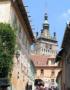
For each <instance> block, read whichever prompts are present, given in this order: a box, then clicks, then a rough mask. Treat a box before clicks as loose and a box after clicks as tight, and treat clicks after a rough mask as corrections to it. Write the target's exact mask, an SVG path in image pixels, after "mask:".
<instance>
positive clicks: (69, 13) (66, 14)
mask: <svg viewBox="0 0 70 90" xmlns="http://www.w3.org/2000/svg"><path fill="white" fill-rule="evenodd" d="M62 18H63V19H64V20H66V21H69V20H70V9H68V10H67V11H66V12H64V13H63V14H62Z"/></svg>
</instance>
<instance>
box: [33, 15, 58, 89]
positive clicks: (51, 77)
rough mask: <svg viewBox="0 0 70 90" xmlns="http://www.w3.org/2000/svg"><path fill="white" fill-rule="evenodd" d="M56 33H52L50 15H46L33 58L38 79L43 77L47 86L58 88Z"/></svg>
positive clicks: (37, 38) (37, 37)
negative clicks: (49, 21)
mask: <svg viewBox="0 0 70 90" xmlns="http://www.w3.org/2000/svg"><path fill="white" fill-rule="evenodd" d="M57 47H58V44H57V39H56V33H54V35H53V37H52V36H51V35H50V31H49V23H48V15H47V13H45V15H44V23H43V29H42V30H41V34H40V36H36V43H35V47H34V54H32V60H33V62H34V64H35V66H36V79H42V80H43V81H44V86H45V87H46V88H56V87H57V83H56V77H57V74H58V72H59V68H58V64H57V63H55V57H56V54H57Z"/></svg>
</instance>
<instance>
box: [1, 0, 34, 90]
mask: <svg viewBox="0 0 70 90" xmlns="http://www.w3.org/2000/svg"><path fill="white" fill-rule="evenodd" d="M0 22H2V23H9V24H10V25H11V27H12V28H14V29H15V31H14V32H15V33H16V37H17V39H16V51H15V55H14V66H13V72H12V78H11V86H10V87H8V89H9V90H27V89H28V86H29V88H30V87H31V88H32V89H33V88H34V75H35V67H34V64H33V62H32V61H31V58H30V56H29V53H30V48H31V45H32V43H33V42H34V36H33V33H32V29H31V26H30V23H29V20H28V16H27V13H26V10H25V7H24V4H23V2H22V0H0ZM12 43H13V42H12Z"/></svg>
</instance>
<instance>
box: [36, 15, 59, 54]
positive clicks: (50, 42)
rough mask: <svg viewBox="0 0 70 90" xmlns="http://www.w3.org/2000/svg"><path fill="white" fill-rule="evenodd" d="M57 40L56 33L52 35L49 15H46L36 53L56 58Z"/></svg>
mask: <svg viewBox="0 0 70 90" xmlns="http://www.w3.org/2000/svg"><path fill="white" fill-rule="evenodd" d="M57 46H58V45H57V39H56V33H55V32H54V35H53V36H51V35H50V31H49V23H48V15H47V13H45V15H44V22H43V27H42V30H41V34H40V36H39V37H36V43H35V53H36V54H40V55H47V56H56V54H57Z"/></svg>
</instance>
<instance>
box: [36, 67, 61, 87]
mask: <svg viewBox="0 0 70 90" xmlns="http://www.w3.org/2000/svg"><path fill="white" fill-rule="evenodd" d="M52 70H53V69H52V68H50V69H48V68H44V74H43V75H42V74H41V68H39V69H37V73H36V78H39V79H42V80H43V81H44V82H45V86H47V87H50V84H51V79H54V84H55V85H54V86H57V83H56V77H57V75H58V72H59V71H60V69H54V72H55V73H54V75H53V76H52V75H51V73H52Z"/></svg>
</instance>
